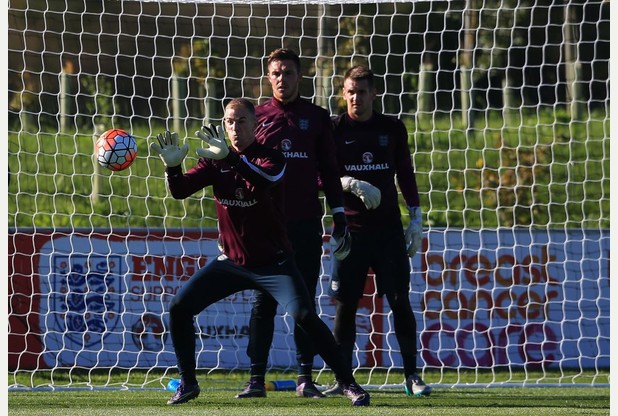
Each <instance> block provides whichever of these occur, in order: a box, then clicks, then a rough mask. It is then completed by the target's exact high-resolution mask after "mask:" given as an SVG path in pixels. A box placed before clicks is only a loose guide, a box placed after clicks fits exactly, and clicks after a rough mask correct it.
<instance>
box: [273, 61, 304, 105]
mask: <svg viewBox="0 0 618 416" xmlns="http://www.w3.org/2000/svg"><path fill="white" fill-rule="evenodd" d="M300 80H301V74H300V72H299V71H298V68H296V64H295V63H294V61H290V60H283V61H272V62H271V63H270V64H269V65H268V81H270V86H271V87H272V90H273V97H274V98H275V99H276V100H278V101H280V102H282V103H283V104H287V103H289V102H291V101H294V100H295V99H296V97H298V91H299V88H300Z"/></svg>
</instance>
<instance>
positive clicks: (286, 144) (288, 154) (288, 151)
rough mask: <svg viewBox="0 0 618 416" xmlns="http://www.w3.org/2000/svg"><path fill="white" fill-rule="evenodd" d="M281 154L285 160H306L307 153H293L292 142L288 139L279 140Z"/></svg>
mask: <svg viewBox="0 0 618 416" xmlns="http://www.w3.org/2000/svg"><path fill="white" fill-rule="evenodd" d="M281 152H282V153H283V155H284V156H285V158H286V159H308V158H309V156H308V155H307V152H293V151H292V141H291V140H290V139H283V140H281Z"/></svg>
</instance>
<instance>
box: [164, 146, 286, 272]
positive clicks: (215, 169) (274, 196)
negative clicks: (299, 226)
mask: <svg viewBox="0 0 618 416" xmlns="http://www.w3.org/2000/svg"><path fill="white" fill-rule="evenodd" d="M230 151H233V150H231V149H230ZM285 170H286V163H285V158H284V157H283V155H282V154H281V152H279V151H277V150H275V149H271V148H269V147H267V146H263V145H261V144H259V143H257V142H253V143H252V144H251V145H249V147H247V148H246V149H245V150H244V151H243V152H241V153H240V161H239V163H238V164H237V165H235V166H230V165H229V164H227V163H226V162H224V161H221V160H213V159H206V158H200V159H199V160H198V162H197V165H196V166H195V167H193V168H191V169H189V170H188V171H187V172H186V173H185V174H184V175H183V174H182V170H181V167H180V166H178V167H174V168H169V169H167V181H168V185H169V188H170V192H171V193H172V196H173V197H174V198H176V199H184V198H187V197H188V196H190V195H192V194H194V193H195V192H197V191H199V190H200V189H202V188H205V187H207V186H212V187H213V194H214V197H215V204H216V208H217V218H218V225H219V242H220V243H221V245H222V246H223V253H224V254H225V255H227V256H228V257H229V258H230V259H231V260H232V261H234V262H235V263H236V264H238V265H240V266H245V267H255V266H263V265H269V264H273V262H275V261H278V260H280V259H281V258H282V255H288V254H290V253H291V246H290V243H289V241H288V239H287V234H286V228H285V223H286V222H285V217H284V212H283V183H282V180H283V177H284V173H285Z"/></svg>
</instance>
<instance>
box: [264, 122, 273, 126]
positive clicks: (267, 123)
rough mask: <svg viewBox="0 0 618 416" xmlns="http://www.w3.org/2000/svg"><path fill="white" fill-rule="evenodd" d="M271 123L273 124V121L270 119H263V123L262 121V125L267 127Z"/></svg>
mask: <svg viewBox="0 0 618 416" xmlns="http://www.w3.org/2000/svg"><path fill="white" fill-rule="evenodd" d="M271 124H273V122H272V121H265V122H263V123H262V127H268V126H270V125H271Z"/></svg>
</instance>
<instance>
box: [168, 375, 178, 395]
mask: <svg viewBox="0 0 618 416" xmlns="http://www.w3.org/2000/svg"><path fill="white" fill-rule="evenodd" d="M178 386H180V379H179V378H173V379H171V380H170V381H169V383H167V387H166V388H165V389H166V390H167V391H172V392H176V390H177V389H178Z"/></svg>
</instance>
